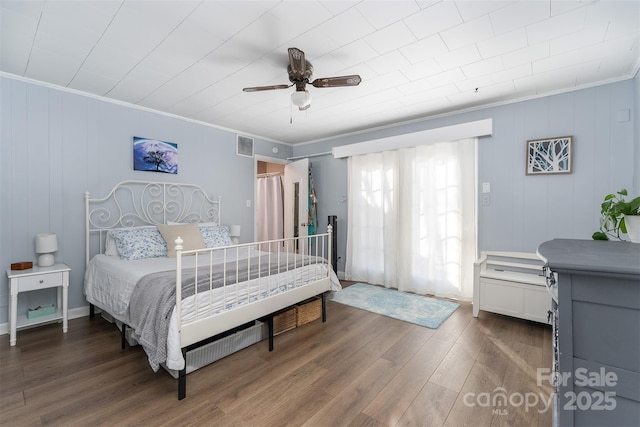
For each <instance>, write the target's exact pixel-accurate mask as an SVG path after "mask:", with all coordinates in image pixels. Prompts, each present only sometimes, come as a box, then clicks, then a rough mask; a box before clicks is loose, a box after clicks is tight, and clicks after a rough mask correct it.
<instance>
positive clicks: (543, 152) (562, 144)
mask: <svg viewBox="0 0 640 427" xmlns="http://www.w3.org/2000/svg"><path fill="white" fill-rule="evenodd" d="M572 150H573V137H572V136H558V137H554V138H545V139H532V140H529V141H527V175H543V174H556V173H571V171H572V156H573V153H572Z"/></svg>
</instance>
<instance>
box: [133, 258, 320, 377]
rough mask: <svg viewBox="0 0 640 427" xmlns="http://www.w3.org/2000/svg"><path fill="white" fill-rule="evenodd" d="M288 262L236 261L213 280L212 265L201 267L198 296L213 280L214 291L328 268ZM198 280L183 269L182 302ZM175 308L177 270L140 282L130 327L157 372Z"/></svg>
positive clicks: (297, 260) (216, 266) (216, 268)
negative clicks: (301, 269) (307, 268)
mask: <svg viewBox="0 0 640 427" xmlns="http://www.w3.org/2000/svg"><path fill="white" fill-rule="evenodd" d="M273 258H275V259H273ZM286 258H287V257H286V256H281V259H280V262H278V260H277V257H273V256H272V261H271V263H268V257H267V256H265V255H264V254H263V255H262V256H261V257H260V265H259V266H258V256H253V257H251V258H249V259H247V258H245V259H240V260H239V261H238V263H237V265H236V261H235V260H233V261H227V263H226V265H223V263H220V264H214V265H213V273H212V274H211V276H210V275H209V265H202V266H199V268H198V275H197V282H198V284H197V286H198V293H200V292H206V291H208V290H209V286H210V279H211V282H212V284H211V288H212V289H215V288H219V287H222V286H223V284H224V285H233V284H236V283H237V282H244V281H247V280H249V279H257V278H258V277H264V276H268V275H271V274H277V273H278V272H285V271H289V270H293V269H294V268H295V267H301V266H302V265H305V266H307V265H309V264H327V262H326V260H324V259H323V258H320V257H311V256H306V255H295V256H294V254H289V255H288V258H289V259H288V260H287V259H286ZM223 267H224V268H223ZM236 271H237V274H236ZM195 276H196V275H195V269H194V268H185V269H183V273H182V299H183V300H184V299H185V298H188V297H190V296H192V295H194V294H195V282H196V280H194V277H195ZM236 278H237V280H236ZM175 304H176V273H175V270H171V271H162V272H156V273H151V274H147V275H146V276H144V277H142V278H141V279H140V280H139V281H138V283H137V284H136V287H135V288H134V290H133V292H132V294H131V301H130V303H129V321H130V325H129V326H130V327H131V329H132V330H133V337H134V338H135V339H136V340H138V342H139V343H140V344H141V345H142V347H143V348H144V351H145V352H146V353H147V356H148V358H149V364H150V365H151V368H152V369H153V370H154V372H156V371H157V370H158V369H159V367H160V364H161V363H163V362H165V361H166V359H167V335H168V332H169V323H170V321H171V313H172V312H173V307H174V306H175ZM178 315H180V313H178ZM250 320H253V319H247V321H250Z"/></svg>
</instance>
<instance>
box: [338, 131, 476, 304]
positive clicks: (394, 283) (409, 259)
mask: <svg viewBox="0 0 640 427" xmlns="http://www.w3.org/2000/svg"><path fill="white" fill-rule="evenodd" d="M475 144H476V140H475V138H474V139H464V140H460V141H453V142H444V143H435V144H429V145H423V146H419V147H413V148H403V149H400V150H394V151H387V152H381V153H372V154H365V155H361V156H353V157H350V158H349V209H348V219H347V221H348V227H347V260H346V271H345V277H346V279H347V280H356V281H364V282H367V283H373V284H379V285H383V286H386V287H390V288H397V289H399V290H401V291H410V292H416V293H419V294H433V295H438V296H443V297H451V298H456V299H463V300H470V299H471V298H472V297H473V261H474V259H475V255H476V254H475V246H476V243H475V242H476V230H475V222H476V220H475Z"/></svg>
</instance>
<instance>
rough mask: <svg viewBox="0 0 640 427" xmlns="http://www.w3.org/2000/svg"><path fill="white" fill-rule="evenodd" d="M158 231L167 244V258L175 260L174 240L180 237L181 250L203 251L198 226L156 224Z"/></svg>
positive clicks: (194, 224)
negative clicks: (181, 241)
mask: <svg viewBox="0 0 640 427" xmlns="http://www.w3.org/2000/svg"><path fill="white" fill-rule="evenodd" d="M158 230H160V234H162V237H163V238H164V240H165V242H166V243H167V257H169V258H175V257H176V249H175V240H176V239H177V238H178V237H180V238H182V240H183V243H182V248H183V250H185V251H190V250H195V249H204V248H205V245H204V240H203V239H202V233H201V232H200V229H199V228H198V224H196V223H193V224H179V225H163V224H158Z"/></svg>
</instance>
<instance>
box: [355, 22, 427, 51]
mask: <svg viewBox="0 0 640 427" xmlns="http://www.w3.org/2000/svg"><path fill="white" fill-rule="evenodd" d="M364 39H365V41H366V42H367V43H369V44H370V45H371V47H373V48H374V49H375V50H376V51H377V52H378V53H379V54H385V53H387V52H390V51H392V50H395V49H398V48H400V47H402V46H406V45H408V44H411V43H413V42H415V41H416V38H415V36H414V35H413V33H412V32H411V31H409V28H407V26H406V25H405V24H404V22H402V21H400V22H396V23H395V24H391V25H389V26H388V27H385V28H383V29H382V30H379V31H376V32H375V33H373V34H370V35H368V36H367V37H365V38H364Z"/></svg>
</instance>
